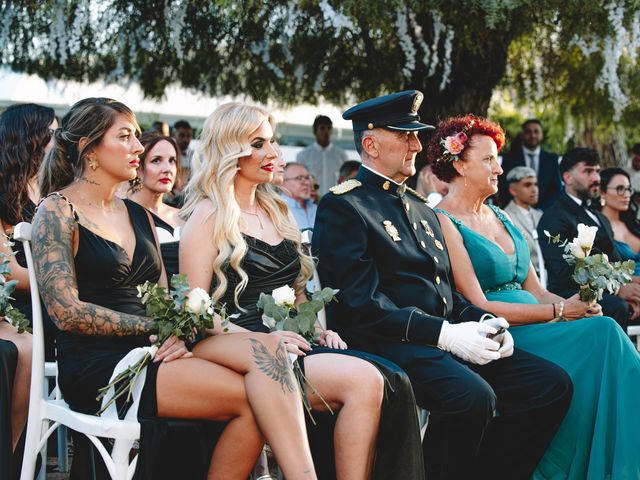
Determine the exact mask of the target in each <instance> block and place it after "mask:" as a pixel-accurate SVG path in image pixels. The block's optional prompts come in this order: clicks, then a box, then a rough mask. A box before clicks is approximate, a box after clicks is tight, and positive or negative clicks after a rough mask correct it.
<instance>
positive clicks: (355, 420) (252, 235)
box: [180, 103, 421, 480]
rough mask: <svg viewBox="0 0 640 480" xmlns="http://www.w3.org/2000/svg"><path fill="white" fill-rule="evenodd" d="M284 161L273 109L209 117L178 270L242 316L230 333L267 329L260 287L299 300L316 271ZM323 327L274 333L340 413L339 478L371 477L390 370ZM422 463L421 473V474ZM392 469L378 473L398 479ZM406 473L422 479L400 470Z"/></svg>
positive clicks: (208, 354) (232, 109) (315, 400)
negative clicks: (305, 333) (283, 193)
mask: <svg viewBox="0 0 640 480" xmlns="http://www.w3.org/2000/svg"><path fill="white" fill-rule="evenodd" d="M279 162H280V159H279V154H278V150H277V149H276V146H275V140H274V133H273V120H272V118H271V116H270V115H269V114H268V113H267V112H266V111H265V110H263V109H261V108H259V107H255V106H250V105H245V104H240V103H230V104H226V105H222V106H220V107H218V108H217V109H216V110H215V111H214V112H213V113H212V114H211V115H210V116H209V118H208V119H207V120H206V122H205V125H204V128H203V132H202V151H201V155H199V156H198V157H196V159H195V162H194V169H193V170H194V174H193V176H192V178H191V181H190V183H189V187H188V189H187V192H188V193H187V198H186V202H185V206H184V207H183V210H181V215H184V216H185V217H187V218H188V220H187V223H186V224H185V226H184V229H183V235H182V238H181V242H180V270H181V273H186V274H187V275H188V278H189V281H190V284H191V287H201V288H203V289H205V290H207V291H210V292H211V295H212V297H213V298H216V299H219V300H220V301H222V302H224V303H226V304H227V307H228V308H230V309H231V310H232V311H235V312H236V313H239V317H237V318H235V319H234V320H233V325H231V326H230V328H229V332H230V335H229V336H231V335H236V334H238V333H235V332H247V331H258V332H268V331H269V330H268V329H267V328H266V327H265V326H264V325H263V323H262V316H261V312H259V311H257V309H256V301H257V299H258V297H259V295H260V293H261V292H264V293H271V291H272V290H273V289H275V288H278V287H282V286H284V285H289V286H290V287H293V288H294V289H295V292H296V294H297V295H296V297H297V298H296V301H297V302H300V301H302V300H303V297H304V287H305V284H306V282H307V280H308V278H309V277H310V275H311V272H312V269H313V268H314V266H313V262H312V260H311V258H309V257H308V256H307V255H306V254H304V253H303V251H302V247H301V245H300V232H299V230H298V228H297V226H296V224H295V220H294V219H293V218H292V216H291V215H290V214H289V212H288V210H287V207H286V204H284V202H282V200H280V198H279V196H278V194H277V193H276V192H275V191H274V189H273V187H272V186H271V185H270V182H272V181H273V177H274V173H275V172H276V171H278V164H279ZM214 332H216V333H217V332H219V330H215V331H214ZM318 333H319V341H318V343H319V345H320V346H316V347H313V349H312V346H311V345H310V344H309V343H308V342H307V341H306V340H305V339H304V338H303V337H302V336H300V335H298V334H296V333H293V332H286V331H276V332H273V333H271V334H270V335H271V336H273V337H275V338H280V339H282V340H283V341H284V342H285V344H286V346H287V350H288V351H289V352H291V353H295V354H297V355H299V356H300V357H299V358H304V364H303V366H304V370H305V375H306V377H307V379H308V381H309V384H310V385H312V386H313V387H315V389H317V390H318V391H319V392H320V393H321V395H322V397H323V398H324V400H326V401H327V402H328V404H329V405H330V406H331V408H332V409H333V410H334V411H335V412H336V422H335V431H334V435H333V438H334V441H335V469H336V470H335V475H336V477H337V478H338V479H350V480H351V479H365V478H369V477H370V476H371V474H372V471H373V466H374V459H375V460H376V463H378V460H380V459H381V458H382V457H384V456H385V454H387V451H384V450H382V449H378V458H376V442H377V436H378V430H379V425H380V418H381V408H382V403H383V396H384V387H385V382H384V379H383V376H382V375H381V373H380V372H379V370H378V369H377V368H376V367H375V366H374V365H373V364H372V363H370V362H368V361H364V360H362V359H361V358H357V356H353V355H344V354H341V353H339V352H341V351H344V349H346V347H347V346H346V344H345V342H344V341H343V340H342V339H341V338H340V336H339V335H338V334H337V333H335V332H333V331H331V330H320V331H319V332H318ZM323 347H330V348H323ZM194 355H195V356H196V357H199V358H207V359H213V360H215V359H216V358H217V357H218V355H217V353H216V352H215V351H213V350H212V349H211V348H210V346H209V345H207V344H206V343H204V342H203V343H200V344H198V345H197V346H196V347H195V348H194ZM407 385H408V384H407ZM408 390H409V391H410V388H409V389H408ZM307 395H308V399H309V401H310V403H311V406H312V408H313V409H314V410H316V411H321V412H322V411H326V410H327V409H326V407H325V405H324V403H323V402H322V399H321V398H320V397H319V396H318V395H317V394H316V393H315V391H313V390H312V389H311V388H307ZM409 397H410V401H409V404H410V406H409V407H408V410H409V411H411V409H413V412H415V407H414V406H413V403H412V399H413V396H412V394H411V393H409ZM412 426H413V428H414V430H412V428H411V427H412ZM415 432H417V422H414V424H413V425H411V423H409V428H407V429H405V430H404V431H403V432H402V433H401V434H400V435H402V436H403V438H396V441H398V442H403V444H404V442H405V438H404V436H405V435H406V438H411V436H412V434H413V433H415ZM405 445H406V444H405ZM413 447H417V448H415V450H416V452H417V454H418V456H419V455H420V453H421V452H420V444H419V441H418V442H417V445H416V444H414V445H413ZM390 450H391V449H390ZM419 463H420V464H419V465H418V466H417V470H418V471H421V462H420V461H419ZM318 468H319V469H320V468H321V465H318ZM413 471H416V470H413ZM394 473H396V474H397V473H398V472H397V471H396V472H394ZM389 475H390V474H389V473H387V474H386V477H385V476H384V475H381V474H379V475H378V476H379V478H391V477H390V476H389ZM391 475H393V473H391ZM400 477H402V478H416V477H415V476H413V475H409V476H403V475H402V473H400ZM400 477H398V478H400Z"/></svg>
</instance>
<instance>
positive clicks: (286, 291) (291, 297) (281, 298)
mask: <svg viewBox="0 0 640 480" xmlns="http://www.w3.org/2000/svg"><path fill="white" fill-rule="evenodd" d="M271 296H272V297H273V299H274V300H275V302H276V305H279V306H281V307H282V306H285V305H294V304H295V303H296V291H295V290H294V289H293V288H291V287H290V286H289V285H285V286H283V287H280V288H276V289H275V290H274V291H273V292H271Z"/></svg>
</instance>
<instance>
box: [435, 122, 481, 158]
mask: <svg viewBox="0 0 640 480" xmlns="http://www.w3.org/2000/svg"><path fill="white" fill-rule="evenodd" d="M474 123H475V120H471V121H470V122H469V124H468V125H467V126H465V127H464V128H463V129H462V130H461V131H460V132H458V133H455V134H453V135H449V136H448V137H446V138H443V139H441V140H440V145H442V149H443V152H442V155H441V156H440V158H438V161H441V162H456V161H458V160H460V154H461V153H462V151H463V150H464V148H465V146H466V143H467V141H468V140H469V137H468V136H467V134H466V132H468V131H469V129H471V127H473V125H474Z"/></svg>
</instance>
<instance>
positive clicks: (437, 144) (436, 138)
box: [426, 115, 505, 183]
mask: <svg viewBox="0 0 640 480" xmlns="http://www.w3.org/2000/svg"><path fill="white" fill-rule="evenodd" d="M460 132H464V133H465V134H466V135H467V138H469V139H470V138H471V137H472V136H473V135H486V136H488V137H491V138H492V139H493V141H494V142H496V147H498V152H500V150H502V147H503V146H504V141H505V136H504V130H503V129H502V127H501V126H500V125H499V124H497V123H494V122H492V121H491V120H487V119H486V118H483V117H477V116H475V115H464V116H459V117H449V118H445V119H444V120H442V121H440V122H439V123H438V126H437V128H436V130H435V132H433V135H432V136H431V139H430V140H429V143H428V144H427V154H426V157H427V163H429V164H431V165H432V166H431V170H432V171H433V173H434V174H435V175H436V177H438V178H439V179H440V180H442V181H443V182H447V183H449V182H451V180H453V179H454V178H455V177H457V176H460V174H459V173H458V171H457V170H456V169H455V168H454V166H453V161H451V160H450V161H446V160H444V159H443V158H442V154H443V153H444V147H443V146H442V144H441V141H442V140H444V139H446V138H447V137H449V136H452V135H456V134H458V133H460ZM467 141H468V140H467ZM467 145H468V143H467V144H465V149H464V150H462V153H461V154H460V155H458V156H459V157H460V158H461V159H462V160H465V153H466V151H465V150H466V146H467Z"/></svg>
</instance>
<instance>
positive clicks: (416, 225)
mask: <svg viewBox="0 0 640 480" xmlns="http://www.w3.org/2000/svg"><path fill="white" fill-rule="evenodd" d="M413 229H414V230H418V224H417V223H416V222H413Z"/></svg>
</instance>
